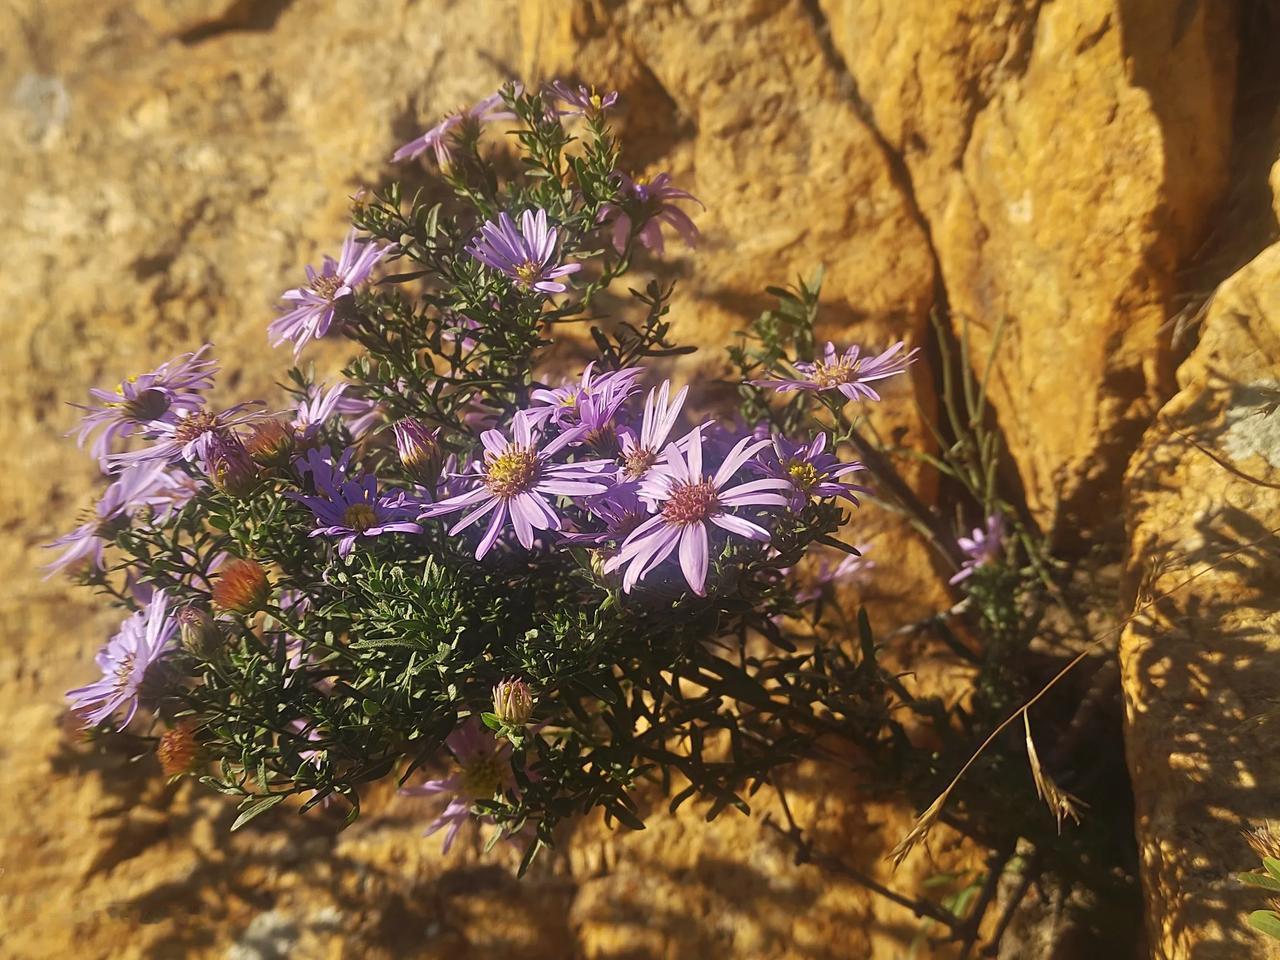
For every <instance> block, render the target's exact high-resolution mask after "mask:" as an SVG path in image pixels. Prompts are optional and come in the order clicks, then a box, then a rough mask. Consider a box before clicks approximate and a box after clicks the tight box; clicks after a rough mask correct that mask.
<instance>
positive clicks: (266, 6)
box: [177, 0, 293, 47]
mask: <svg viewBox="0 0 1280 960" xmlns="http://www.w3.org/2000/svg"><path fill="white" fill-rule="evenodd" d="M292 3H293V0H237V2H236V3H234V4H232V5H231V6H230V7H229V8H228V9H227V11H226V13H224V14H223V15H222V16H220V17H218V18H217V19H216V20H209V21H207V22H205V23H201V24H197V25H196V26H194V27H189V28H187V29H186V30H183V31H182V32H181V33H179V34H178V35H177V39H178V40H179V41H181V42H182V43H183V44H185V45H187V46H189V47H191V46H195V45H196V44H198V43H203V42H204V41H206V40H214V39H216V38H218V37H220V36H222V35H223V34H227V33H262V32H265V31H268V30H271V29H272V28H273V27H275V25H276V21H277V20H279V19H280V16H281V15H282V14H283V13H284V12H285V11H286V10H287V9H289V7H290V5H292Z"/></svg>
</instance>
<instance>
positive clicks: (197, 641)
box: [178, 607, 223, 660]
mask: <svg viewBox="0 0 1280 960" xmlns="http://www.w3.org/2000/svg"><path fill="white" fill-rule="evenodd" d="M178 631H179V635H180V636H181V638H182V647H183V649H184V650H186V651H187V652H188V653H190V654H191V655H192V656H195V657H199V658H200V659H201V660H211V659H213V657H214V656H215V655H217V653H218V652H219V651H221V650H222V647H223V637H222V631H221V630H219V629H218V624H217V622H216V621H215V620H214V619H213V617H212V616H211V615H210V614H209V611H208V610H205V609H203V608H201V607H183V608H182V609H181V610H179V611H178Z"/></svg>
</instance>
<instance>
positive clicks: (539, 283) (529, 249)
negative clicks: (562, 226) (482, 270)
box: [467, 209, 582, 293]
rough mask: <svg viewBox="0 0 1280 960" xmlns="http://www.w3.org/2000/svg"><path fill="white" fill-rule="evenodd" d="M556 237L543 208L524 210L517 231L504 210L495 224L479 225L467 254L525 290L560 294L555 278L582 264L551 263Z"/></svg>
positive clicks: (560, 287) (579, 268) (570, 271)
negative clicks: (561, 264)
mask: <svg viewBox="0 0 1280 960" xmlns="http://www.w3.org/2000/svg"><path fill="white" fill-rule="evenodd" d="M557 237H558V234H557V232H556V228H555V227H550V226H547V212H546V211H545V210H542V209H539V210H537V212H534V211H533V210H526V211H525V212H524V213H523V215H522V216H521V219H520V229H519V230H517V229H516V225H515V223H514V222H513V221H512V219H511V217H510V216H509V215H508V214H507V212H506V211H505V210H504V211H503V212H502V213H500V214H498V222H497V223H494V222H493V221H492V220H490V221H488V222H487V223H485V225H484V226H482V227H481V228H480V235H479V236H477V237H476V238H475V239H474V240H472V241H471V245H470V246H468V247H467V253H469V254H471V256H473V257H475V258H476V259H477V260H479V261H480V262H481V263H483V264H484V265H485V266H487V267H490V268H491V269H493V270H497V271H498V272H499V273H502V274H505V275H506V276H508V277H510V278H511V279H512V280H514V281H515V282H516V284H517V285H518V286H520V287H523V288H524V289H526V290H537V291H539V292H541V293H564V291H565V290H566V289H567V288H566V287H565V285H564V284H563V283H560V282H558V281H557V278H558V277H564V276H568V275H569V274H571V273H577V272H578V271H579V270H581V269H582V264H580V263H566V264H565V265H564V266H560V267H557V266H556V265H555V263H556V240H557Z"/></svg>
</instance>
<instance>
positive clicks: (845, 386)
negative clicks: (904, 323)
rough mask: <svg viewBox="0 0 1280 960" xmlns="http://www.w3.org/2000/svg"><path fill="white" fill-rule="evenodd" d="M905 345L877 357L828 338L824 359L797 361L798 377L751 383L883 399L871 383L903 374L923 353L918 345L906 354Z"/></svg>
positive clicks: (897, 346)
mask: <svg viewBox="0 0 1280 960" xmlns="http://www.w3.org/2000/svg"><path fill="white" fill-rule="evenodd" d="M905 346H906V343H905V342H904V341H902V340H899V341H898V342H897V343H895V344H893V346H891V347H889V349H887V350H885V351H884V353H882V354H880V355H878V356H874V355H872V354H864V353H863V352H862V348H861V347H858V346H856V345H855V346H852V347H850V348H849V349H848V350H846V351H845V352H844V353H838V352H837V350H836V345H835V344H834V343H832V342H831V341H829V340H828V341H827V346H826V348H825V349H824V350H823V353H822V359H820V360H814V361H813V362H812V363H797V364H795V369H796V372H797V373H798V374H800V376H799V377H798V378H793V379H789V380H787V379H770V380H751V381H749V382H750V383H752V384H753V385H755V386H757V387H773V388H774V390H776V391H777V392H778V393H782V392H784V391H787V390H816V391H822V390H839V391H840V393H842V394H843V395H844V396H845V397H847V398H848V399H850V400H860V399H862V400H879V399H880V394H878V393H877V392H876V391H875V388H874V387H872V386H871V384H872V383H874V382H875V381H877V380H885V379H887V378H889V377H892V376H896V375H897V374H899V373H903V372H904V371H905V370H906V369H907V367H909V366H910V365H911V363H912V362H913V361H914V360H915V358H916V354H918V353H919V352H920V348H919V347H917V348H915V349H914V350H910V351H908V352H907V353H902V352H901V351H902V348H903V347H905Z"/></svg>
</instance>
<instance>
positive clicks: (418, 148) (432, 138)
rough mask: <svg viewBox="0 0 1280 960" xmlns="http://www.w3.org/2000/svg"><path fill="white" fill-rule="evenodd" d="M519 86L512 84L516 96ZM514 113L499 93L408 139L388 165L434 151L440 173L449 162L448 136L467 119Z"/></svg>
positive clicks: (476, 119)
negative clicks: (418, 135)
mask: <svg viewBox="0 0 1280 960" xmlns="http://www.w3.org/2000/svg"><path fill="white" fill-rule="evenodd" d="M520 90H521V87H520V84H516V85H515V93H516V96H519V95H520ZM514 116H515V114H514V113H512V112H511V111H510V110H508V109H506V107H505V105H504V104H503V102H502V94H501V93H495V94H492V95H490V96H487V97H485V98H484V99H483V100H481V101H480V102H479V103H477V104H476V105H475V106H473V107H466V108H464V109H460V110H456V111H454V112H453V113H451V114H449V115H448V116H447V117H445V118H444V119H443V120H441V121H440V122H439V123H437V124H436V125H435V126H434V127H432V128H431V129H430V130H428V131H427V132H426V133H424V134H423V135H422V136H420V137H418V138H416V139H414V140H410V141H409V142H408V143H406V144H405V145H404V146H403V147H401V148H400V149H399V150H397V151H396V152H395V153H394V154H392V156H391V162H392V163H400V162H401V161H403V160H413V159H415V158H417V157H420V156H422V155H423V154H424V153H426V152H427V151H428V150H433V151H435V155H436V164H437V165H438V166H439V167H440V169H441V170H448V169H449V164H450V163H451V162H452V160H453V155H452V154H451V153H450V152H449V135H450V134H451V133H452V132H453V131H454V130H456V129H458V128H459V127H461V126H462V125H463V124H464V123H466V122H467V121H468V120H470V121H474V122H476V123H484V122H485V121H486V120H502V119H510V118H512V117H514Z"/></svg>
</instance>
